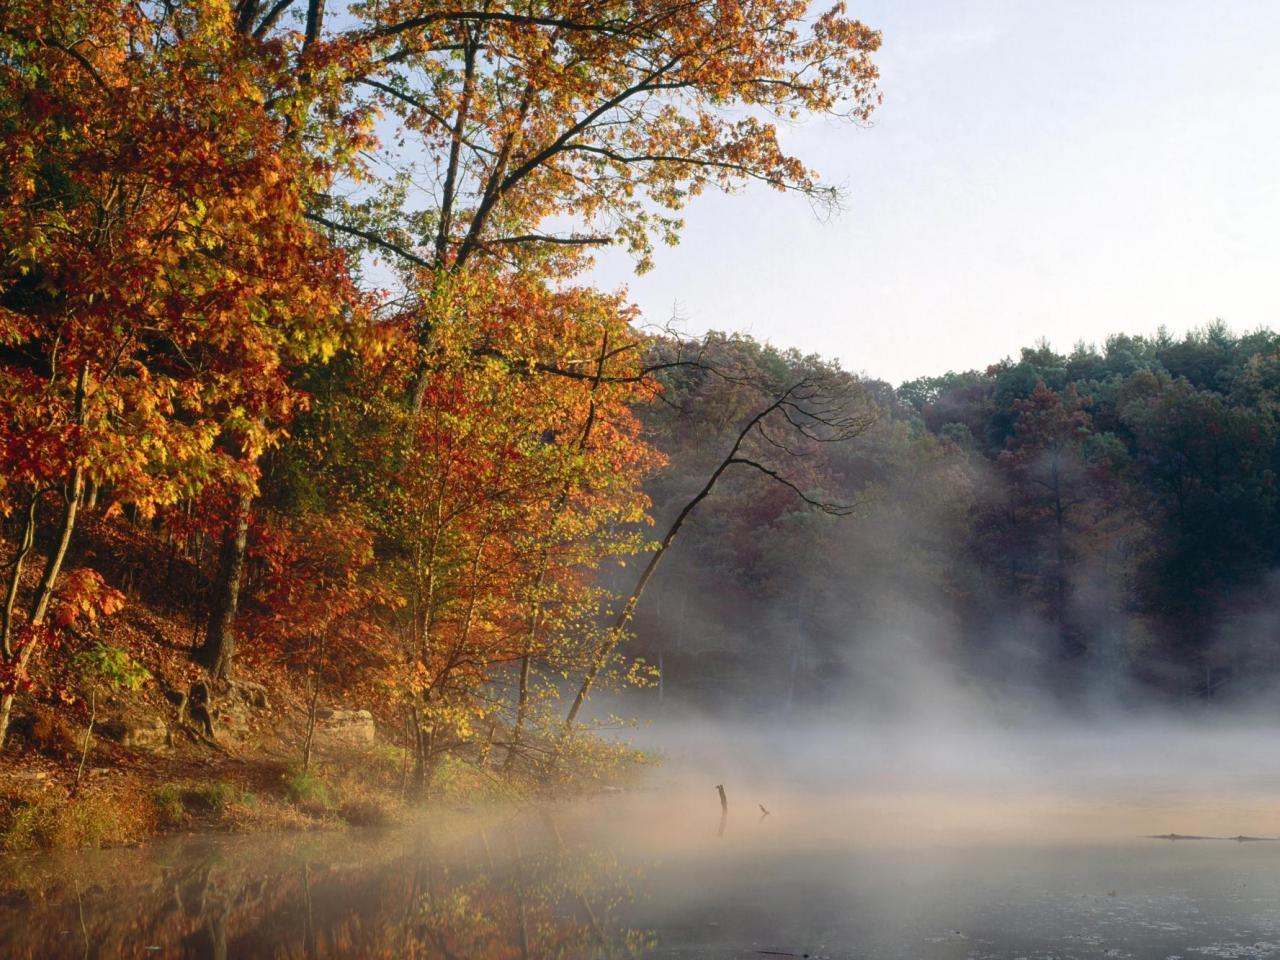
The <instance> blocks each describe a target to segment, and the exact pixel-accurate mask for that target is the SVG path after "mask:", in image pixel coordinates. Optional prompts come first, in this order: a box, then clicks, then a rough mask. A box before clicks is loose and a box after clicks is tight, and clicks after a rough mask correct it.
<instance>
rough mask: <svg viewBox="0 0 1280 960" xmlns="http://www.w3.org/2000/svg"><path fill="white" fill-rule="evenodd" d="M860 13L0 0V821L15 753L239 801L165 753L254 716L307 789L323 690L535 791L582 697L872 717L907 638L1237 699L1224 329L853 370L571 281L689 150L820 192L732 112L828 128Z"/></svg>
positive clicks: (810, 197)
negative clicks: (903, 378)
mask: <svg viewBox="0 0 1280 960" xmlns="http://www.w3.org/2000/svg"><path fill="white" fill-rule="evenodd" d="M326 7H329V9H326ZM879 45H880V36H879V34H878V33H877V32H876V31H875V30H874V29H872V28H870V27H868V26H866V25H864V24H862V23H861V22H859V21H858V20H855V19H852V18H851V17H849V16H848V15H847V14H846V12H845V10H844V8H843V6H842V5H836V6H834V7H832V8H831V9H830V10H828V11H826V12H819V13H817V14H815V13H814V12H813V11H810V10H809V7H808V5H807V4H805V3H800V2H792V0H717V2H714V3H692V4H690V3H686V2H683V0H678V2H677V0H630V2H626V0H624V2H617V0H603V2H601V0H566V2H560V0H556V2H552V3H542V4H524V3H504V2H499V3H492V2H488V0H485V2H482V3H471V2H464V3H461V4H453V5H447V4H441V3H438V2H434V0H364V2H355V3H350V4H344V5H335V4H326V3H325V2H324V0H305V2H303V0H278V2H274V3H272V2H266V0H182V2H175V0H154V2H153V0H107V2H103V0H52V2H49V0H44V2H39V3H36V2H31V0H15V2H11V3H7V4H4V5H3V6H2V7H0V170H2V171H3V175H2V176H0V224H2V227H0V237H2V238H3V241H2V242H3V257H2V259H0V513H2V514H3V529H4V556H3V561H2V562H3V568H2V569H3V590H4V594H5V600H4V607H3V617H2V621H0V751H2V752H0V758H2V760H0V762H2V763H3V764H4V765H5V766H6V768H8V769H7V774H6V775H7V776H8V779H7V780H6V783H7V784H8V786H6V791H7V792H6V795H5V804H6V810H7V816H8V818H9V821H8V822H9V827H10V828H12V827H13V826H14V825H15V824H19V825H25V826H24V827H23V829H26V830H27V831H28V832H29V833H30V832H32V831H34V832H35V833H36V834H40V831H41V830H42V829H43V830H44V833H43V834H40V836H39V837H37V840H40V841H48V842H53V841H52V840H51V837H52V832H56V831H53V830H52V828H51V827H49V828H48V829H45V828H42V827H39V823H40V822H43V821H39V820H38V818H36V820H33V819H32V818H33V817H35V816H36V814H34V813H31V811H33V810H43V811H44V813H42V814H40V815H41V816H44V815H45V814H47V813H48V812H49V809H50V802H51V801H50V800H49V798H50V797H51V796H54V794H51V793H50V792H49V790H48V789H47V788H46V787H42V788H40V791H37V793H39V797H34V795H33V794H32V793H31V790H30V789H29V787H30V784H29V783H27V782H26V781H20V777H19V775H20V774H21V773H22V772H23V771H24V770H28V771H29V770H32V769H36V768H39V769H41V770H43V771H44V772H42V773H41V774H40V776H41V777H47V778H49V783H56V784H58V786H57V790H63V791H65V792H64V793H62V794H57V795H56V796H57V797H65V796H67V795H70V796H73V797H77V796H92V795H93V794H94V792H95V791H97V792H99V793H101V792H102V791H106V790H108V788H107V787H105V786H102V785H101V784H96V785H86V784H89V781H90V780H92V777H93V774H94V771H95V770H106V771H107V772H110V769H111V768H112V767H117V768H122V769H128V768H131V767H138V768H143V767H145V768H146V769H147V774H146V775H147V776H149V777H151V780H150V781H149V782H148V783H147V785H146V786H145V788H144V789H143V792H142V793H141V794H139V796H141V797H142V800H139V801H138V802H139V803H140V804H141V805H142V806H144V807H146V808H147V810H149V811H150V812H149V813H148V814H147V816H149V817H151V818H152V820H153V821H155V822H158V823H160V824H161V825H163V824H164V823H165V822H166V818H167V821H168V823H169V825H170V826H173V825H175V824H180V823H185V822H187V820H186V819H184V818H189V816H190V815H191V812H192V810H194V809H195V808H197V807H201V805H203V808H204V809H206V810H210V809H221V808H222V807H224V806H225V805H226V804H227V803H228V802H231V803H233V804H234V803H240V804H241V806H251V805H252V804H249V803H248V802H247V801H245V802H243V803H242V802H241V801H244V798H245V797H246V796H247V795H248V793H247V791H248V787H247V786H245V785H244V784H239V782H238V781H237V784H238V785H234V789H231V788H229V789H231V793H227V794H225V795H223V794H216V795H213V796H211V795H209V794H208V792H207V790H206V791H205V792H204V793H201V792H200V790H201V789H203V788H201V787H199V786H198V785H196V786H193V785H192V781H196V780H200V779H201V778H205V779H207V777H206V776H205V774H198V775H197V774H193V773H191V770H192V769H194V768H193V767H192V766H191V764H192V763H194V762H195V760H193V758H200V757H206V758H207V757H216V758H218V759H217V763H219V764H222V768H225V770H224V773H223V774H221V775H225V776H227V777H229V778H231V779H232V780H235V777H236V776H241V775H243V778H248V779H246V780H245V783H246V784H248V783H258V782H259V781H258V780H253V778H252V776H250V774H249V773H246V772H245V771H246V769H247V768H244V767H243V765H242V767H237V768H235V769H234V770H232V768H231V767H230V766H228V764H230V761H231V759H235V760H237V761H240V760H244V759H245V758H252V757H253V756H254V750H255V749H259V748H260V749H262V750H265V751H266V752H265V753H264V754H263V756H267V757H269V760H270V763H271V764H274V766H272V767H271V769H272V770H274V771H276V773H273V774H272V776H273V777H275V779H271V778H270V777H268V778H267V779H265V780H262V779H261V777H259V780H261V782H262V783H265V784H267V786H266V787H261V786H259V787H258V789H267V790H276V791H277V792H278V791H279V790H283V791H284V794H285V795H287V796H290V797H292V798H293V799H294V800H299V799H301V800H302V801H303V806H306V805H307V803H310V804H311V806H312V807H317V808H324V809H325V810H328V808H329V807H332V806H334V804H332V803H329V802H328V801H323V802H322V800H323V797H324V796H325V795H326V790H327V789H331V788H332V785H330V787H328V788H326V787H325V786H324V785H323V784H319V785H317V784H316V783H315V782H314V780H315V777H316V776H317V774H315V773H314V770H313V768H314V766H315V762H316V761H315V758H314V757H313V754H317V753H319V752H322V750H321V747H322V746H323V744H324V743H325V742H326V738H328V742H330V743H332V742H334V741H336V740H341V739H342V736H339V733H340V731H338V730H337V728H338V727H339V726H341V725H342V724H344V723H346V724H348V725H350V726H351V727H352V729H354V731H355V733H354V737H355V739H356V740H357V741H359V742H360V743H363V744H366V745H367V746H369V747H370V749H377V750H381V752H380V753H378V754H377V764H380V765H381V766H379V767H378V769H379V770H381V771H382V773H380V774H378V776H382V777H383V778H384V779H386V780H387V781H388V782H390V783H393V784H395V785H396V787H395V791H396V792H397V793H398V795H399V796H400V797H402V798H420V797H424V796H428V795H432V794H433V793H436V792H439V791H441V790H444V789H446V788H448V787H449V786H450V785H451V784H454V783H458V782H461V783H464V784H471V785H480V786H475V787H474V788H475V789H477V790H479V789H482V788H483V789H485V790H488V789H493V784H495V783H503V782H506V783H523V784H530V783H546V782H562V781H564V780H565V779H566V778H569V777H572V776H575V775H579V774H581V773H583V772H584V771H586V772H588V773H591V774H593V775H594V773H595V772H598V771H599V770H600V769H602V768H603V767H607V766H608V765H610V764H611V763H613V762H614V761H615V760H616V753H617V751H618V750H619V749H620V748H618V747H617V746H616V744H615V742H614V741H612V740H610V739H608V738H602V737H598V736H596V735H595V731H594V728H596V727H599V726H601V725H609V724H611V722H612V720H611V716H610V714H611V712H612V711H614V710H615V709H618V708H619V707H620V708H621V709H622V711H623V712H630V713H638V714H642V715H648V714H651V713H652V711H653V710H654V709H665V708H666V706H667V705H668V704H670V705H671V706H672V708H673V709H674V708H677V707H678V708H680V709H690V710H698V709H714V710H717V711H731V712H732V711H744V712H747V713H764V714H769V715H779V716H784V715H790V714H793V713H797V712H801V711H804V710H806V709H811V708H816V707H826V706H832V705H838V704H839V703H841V701H842V700H843V701H855V702H856V706H857V707H858V708H859V709H869V710H873V709H875V708H876V705H877V704H882V703H890V702H892V700H893V698H894V697H895V696H896V695H897V693H898V692H899V691H900V689H901V688H902V686H904V685H905V683H906V681H905V680H904V679H903V675H902V670H904V669H907V668H908V667H909V665H910V663H911V662H912V660H913V659H914V653H913V651H919V650H923V649H926V648H927V649H928V650H929V651H931V652H935V653H937V654H938V655H939V656H941V657H943V658H944V659H945V660H946V662H948V663H949V664H951V665H952V666H953V667H954V669H955V670H956V671H957V673H958V675H961V676H964V677H966V678H968V679H969V680H970V681H971V682H972V683H974V684H975V685H978V686H980V687H982V688H984V689H987V690H989V691H991V693H990V695H991V696H993V697H1000V698H1005V699H1008V700H1009V701H1011V702H1016V701H1017V699H1018V698H1019V697H1020V696H1023V695H1028V696H1029V695H1031V693H1032V692H1033V691H1034V693H1035V695H1036V696H1039V695H1040V694H1042V693H1043V692H1044V691H1051V692H1052V694H1053V695H1054V696H1055V697H1058V698H1061V699H1062V700H1063V701H1064V702H1068V703H1076V702H1079V703H1089V704H1092V705H1096V706H1099V707H1103V706H1116V705H1120V704H1122V703H1125V702H1134V701H1135V700H1136V699H1137V698H1141V700H1142V702H1148V703H1149V702H1164V703H1167V704H1170V705H1178V706H1183V707H1186V706H1188V705H1190V704H1192V703H1201V702H1207V701H1212V700H1218V699H1228V700H1230V699H1241V700H1243V699H1247V698H1248V697H1249V696H1253V695H1258V694H1260V693H1262V692H1265V690H1266V689H1267V688H1268V686H1269V685H1270V684H1271V683H1272V682H1273V681H1274V679H1275V673H1276V668H1277V666H1278V665H1277V664H1276V662H1275V659H1276V658H1275V656H1274V654H1273V653H1272V649H1273V646H1274V644H1273V643H1272V641H1271V633H1272V630H1273V625H1272V620H1271V612H1270V611H1271V608H1272V604H1273V601H1274V598H1275V589H1274V586H1273V578H1272V576H1271V571H1272V569H1273V567H1274V566H1275V563H1276V560H1277V557H1276V555H1275V554H1276V547H1275V543H1276V542H1277V540H1276V536H1275V534H1276V528H1277V520H1278V519H1280V515H1278V514H1277V510H1278V509H1280V503H1278V502H1277V497H1276V473H1275V471H1276V465H1277V457H1278V456H1280V450H1278V449H1277V443H1276V437H1277V430H1276V401H1277V399H1278V398H1280V341H1278V340H1277V338H1276V337H1275V336H1274V335H1272V334H1270V333H1267V332H1257V333H1250V334H1243V335H1241V334H1237V333H1234V332H1232V331H1231V330H1230V329H1228V328H1227V327H1226V326H1225V325H1223V324H1221V323H1214V324H1211V325H1209V326H1207V327H1205V328H1204V329H1202V330H1198V331H1194V332H1192V333H1189V334H1187V335H1185V336H1183V337H1175V336H1171V335H1169V334H1166V333H1164V332H1158V333H1156V334H1154V335H1150V336H1128V335H1116V336H1114V337H1112V338H1110V339H1108V340H1107V341H1106V343H1105V344H1103V345H1101V346H1097V347H1095V346H1089V345H1079V346H1077V347H1076V348H1075V349H1073V351H1072V352H1071V353H1070V354H1066V355H1063V354H1058V353H1055V352H1054V350H1053V349H1052V348H1051V347H1050V346H1049V345H1048V344H1046V343H1040V344H1038V345H1036V346H1035V347H1031V348H1026V349H1024V350H1023V351H1022V353H1021V354H1020V356H1019V357H1017V358H1016V359H1013V358H1010V359H1005V360H1003V361H999V362H996V363H994V364H993V365H992V366H990V367H988V368H987V369H985V370H982V371H969V372H962V373H955V372H953V373H947V374H945V375H943V376H939V377H934V378H923V379H920V380H916V381H912V382H909V383H905V384H902V385H901V386H898V387H894V386H892V385H890V384H887V383H884V382H881V381H878V380H874V379H871V378H870V377H869V376H868V375H865V374H861V373H855V372H853V371H852V370H850V369H846V368H845V367H843V366H841V364H839V363H836V362H834V361H831V360H828V359H824V358H821V357H816V356H809V355H806V354H804V353H801V352H797V351H792V350H783V349H778V348H775V347H773V346H770V345H768V344H765V343H759V342H756V341H754V340H752V339H751V338H749V337H745V336H741V335H737V334H734V333H712V334H708V335H706V336H698V337H693V336H688V335H685V334H682V333H681V332H680V331H678V330H673V329H669V328H667V327H666V326H664V325H662V323H661V322H656V323H655V319H656V320H659V321H660V320H662V319H663V318H649V317H643V316H641V315H640V314H639V312H638V311H637V309H636V308H635V307H633V306H632V305H631V304H630V303H629V302H628V300H627V296H626V293H625V291H614V290H603V289H599V288H597V287H595V286H593V285H592V283H591V282H590V268H591V266H592V257H593V253H594V252H595V251H597V250H598V249H599V248H601V247H603V246H606V245H618V246H621V247H623V248H625V249H626V250H628V251H629V252H630V253H631V254H632V255H633V256H634V259H635V264H636V268H637V270H640V271H643V270H646V269H648V268H650V267H651V266H652V255H653V250H654V247H655V245H657V244H673V243H675V242H676V241H677V240H678V237H679V232H680V229H681V227H682V225H683V222H682V216H683V211H684V210H685V208H686V206H687V205H688V204H689V203H690V201H692V200H693V199H694V198H696V197H697V196H698V195H699V194H701V193H702V192H704V191H706V190H724V191H730V192H733V191H737V190H740V189H743V188H746V187H748V186H751V187H760V186H763V187H765V188H772V189H776V190H780V191H784V192H790V193H794V194H797V195H798V196H797V202H805V201H806V200H807V201H808V202H810V203H812V204H814V205H816V206H817V207H819V208H821V209H835V208H838V207H839V205H840V203H841V200H842V197H841V193H840V191H839V190H837V189H836V188H834V187H832V186H831V185H829V184H827V183H826V182H825V181H823V180H822V179H821V178H820V176H819V174H818V173H817V172H815V171H812V170H810V169H809V167H808V166H807V165H806V163H805V162H804V161H803V160H802V159H801V158H797V157H794V156H792V155H790V154H789V153H788V152H787V151H786V149H785V147H784V143H785V138H784V137H783V136H782V135H781V134H780V128H781V127H783V126H785V125H787V124H793V123H799V122H803V121H807V120H810V119H814V118H823V119H826V120H830V121H842V122H845V123H849V124H851V125H857V124H862V123H865V122H866V121H867V120H868V119H869V118H870V117H871V116H872V115H873V111H874V110H875V109H876V107H877V105H878V103H879V93H878V90H877V80H878V73H877V66H876V63H875V60H874V59H873V57H874V55H875V53H876V51H877V50H878V48H879ZM851 360H852V361H853V362H855V363H856V361H857V358H856V357H855V358H851ZM593 699H594V700H595V705H594V707H593V705H592V701H593ZM268 704H270V705H271V706H268ZM246 717H247V718H248V719H246ZM139 718H143V719H141V720H140V719H139ZM348 733H350V731H348ZM366 734H367V735H366ZM344 736H345V734H344ZM148 737H150V738H151V740H153V741H157V742H152V743H150V744H149V747H150V748H158V752H159V753H160V754H162V755H164V756H166V757H168V759H169V762H170V767H164V766H163V765H162V766H160V767H157V766H155V765H154V762H153V760H152V758H151V756H150V753H149V752H148V749H147V748H144V744H145V743H146V741H147V740H148ZM268 742H269V743H270V749H269V750H268V749H267V748H266V747H265V746H264V744H267V743H268ZM228 750H230V751H231V752H230V754H228ZM144 754H146V755H147V757H148V759H147V761H146V762H145V763H144V762H143V761H142V760H141V759H140V758H141V757H142V756H143V755H144ZM103 758H105V759H103ZM229 758H230V759H229ZM200 762H205V761H200ZM209 762H212V761H209ZM264 762H265V761H264ZM362 762H364V761H362ZM102 763H108V764H109V765H108V766H107V767H102V766H101V764H102ZM184 764H185V766H184ZM373 765H374V760H368V761H367V763H366V766H367V768H368V769H365V768H364V767H360V766H359V765H357V767H356V768H355V769H356V770H357V772H356V773H355V774H353V775H352V776H353V778H354V779H355V780H360V779H362V778H363V779H365V780H368V781H370V782H372V781H374V780H377V779H378V776H374V775H373V774H372V773H369V772H368V770H372V769H373ZM220 769H221V768H220ZM226 771H231V772H226ZM360 771H364V772H360ZM461 771H469V772H461ZM322 772H323V771H322ZM277 774H278V776H277ZM255 775H256V774H255ZM175 777H180V778H185V779H181V781H180V782H179V783H178V785H177V786H174V785H173V784H171V783H169V782H168V781H169V780H170V779H173V778H175ZM15 778H19V779H15ZM468 778H471V779H468ZM102 779H103V778H102V777H101V776H100V777H99V780H102ZM282 783H283V784H284V786H283V787H281V784H282ZM15 784H17V785H16V786H15ZM228 797H231V798H232V799H231V800H230V801H228ZM197 801H199V802H197ZM255 802H256V801H255ZM41 804H43V806H41ZM175 806H176V811H175V809H174V808H175ZM361 809H363V808H360V807H359V806H358V805H357V806H355V807H351V808H350V809H348V810H347V814H344V816H348V819H350V818H352V817H356V818H358V817H360V816H361V815H362V814H361V813H360V810H361ZM330 812H331V811H330ZM24 817H25V819H24ZM33 824H35V826H33ZM113 836H114V835H113ZM54 839H56V838H54ZM80 839H82V838H81V837H80V836H79V835H77V836H76V838H75V840H76V842H78V841H79V840H80ZM117 839H118V837H117Z"/></svg>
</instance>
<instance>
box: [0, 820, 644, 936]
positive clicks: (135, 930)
mask: <svg viewBox="0 0 1280 960" xmlns="http://www.w3.org/2000/svg"><path fill="white" fill-rule="evenodd" d="M15 865H16V873H15V874H14V875H11V876H10V877H9V882H8V883H7V884H6V885H7V886H9V887H10V889H9V890H8V892H7V895H6V897H5V899H4V901H3V903H2V904H0V944H2V945H3V956H4V957H6V958H17V957H32V958H35V957H87V958H96V957H103V958H106V957H135V956H136V957H156V958H164V957H183V958H202V960H203V958H210V960H213V958H218V960H221V958H237V957H279V958H286V957H288V958H293V957H297V958H337V957H344V958H345V957H370V958H376V957H421V958H442V960H443V958H474V960H489V958H493V960H504V958H516V960H538V958H543V957H546V958H579V957H630V956H637V955H641V954H643V953H645V952H646V950H647V947H648V946H649V943H650V941H649V939H648V938H647V937H646V935H645V934H643V933H640V932H637V931H633V930H630V929H627V928H626V927H624V926H622V925H621V924H620V923H619V922H618V920H617V917H616V913H617V907H618V905H619V904H620V903H623V902H626V901H627V900H628V899H629V898H630V897H631V896H632V893H631V890H630V888H629V885H628V882H629V880H630V879H631V878H630V877H628V876H627V875H626V873H625V871H624V870H622V869H621V868H620V867H619V865H618V862H617V860H616V858H615V857H613V856H611V855H610V854H609V853H608V852H604V851H598V850H587V849H584V848H582V847H581V846H580V845H574V844H571V843H567V842H566V841H565V840H564V838H563V836H562V835H561V833H560V830H559V827H558V826H557V824H556V823H555V821H554V819H552V818H551V817H550V816H549V815H546V814H539V815H517V816H508V817H506V818H502V819H495V818H492V817H485V818H475V820H474V821H471V820H468V819H462V818H456V817H455V818H452V821H451V822H448V823H444V824H436V825H426V826H423V827H422V828H420V829H416V830H413V831H408V832H394V833H382V834H365V835H356V836H350V835H341V836H340V835H325V836H311V837H308V836H295V837H282V838H201V839H198V840H190V841H186V842H182V841H178V842H168V843H159V844H155V845H153V846H152V847H150V848H147V849H145V850H129V851H104V852H101V853H95V854H89V855H79V856H75V857H64V858H37V859H34V860H28V861H16V862H15Z"/></svg>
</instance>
